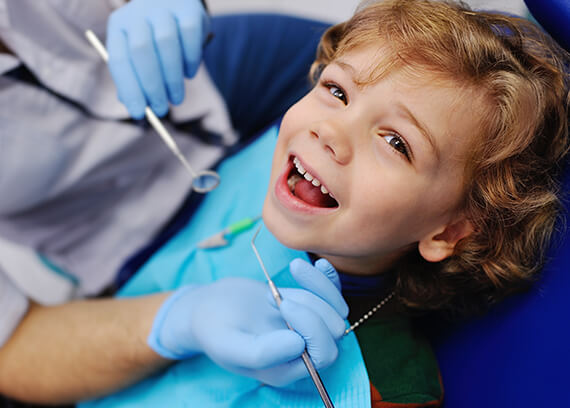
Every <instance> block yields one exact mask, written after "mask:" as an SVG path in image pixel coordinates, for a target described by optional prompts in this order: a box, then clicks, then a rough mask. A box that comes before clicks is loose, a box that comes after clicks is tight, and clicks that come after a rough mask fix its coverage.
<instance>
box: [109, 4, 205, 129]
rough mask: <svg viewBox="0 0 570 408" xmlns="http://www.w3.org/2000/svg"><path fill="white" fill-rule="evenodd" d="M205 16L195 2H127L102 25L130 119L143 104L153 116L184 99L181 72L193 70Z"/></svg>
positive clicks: (141, 111)
mask: <svg viewBox="0 0 570 408" xmlns="http://www.w3.org/2000/svg"><path fill="white" fill-rule="evenodd" d="M208 30H209V19H208V16H207V14H206V11H205V10H204V7H203V6H202V3H201V2H200V1H199V0H160V1H157V0H131V1H130V2H129V3H127V4H126V5H124V6H122V7H121V8H119V9H117V10H115V11H114V12H113V13H112V14H111V17H110V18H109V23H108V25H107V51H108V52H109V69H110V70H111V75H112V77H113V80H114V81H115V84H116V86H117V91H118V96H119V100H120V101H121V102H123V103H124V104H125V106H126V107H127V109H128V111H129V113H130V115H131V116H132V117H133V118H136V119H141V118H142V117H143V116H144V109H145V107H146V106H147V105H148V106H150V107H151V109H152V110H153V111H154V113H156V114H157V115H158V116H163V115H165V114H166V112H168V101H170V102H171V103H173V104H179V103H181V102H182V100H183V99H184V76H186V77H192V76H194V75H195V74H196V71H197V70H198V66H199V65H200V61H201V59H202V45H203V43H204V39H205V38H206V34H207V33H208Z"/></svg>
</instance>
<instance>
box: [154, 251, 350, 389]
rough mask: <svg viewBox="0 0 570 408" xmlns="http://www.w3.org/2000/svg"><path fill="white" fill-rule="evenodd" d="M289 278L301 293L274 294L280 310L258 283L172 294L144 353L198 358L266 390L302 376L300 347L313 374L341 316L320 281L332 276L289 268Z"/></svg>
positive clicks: (335, 295)
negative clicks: (278, 296)
mask: <svg viewBox="0 0 570 408" xmlns="http://www.w3.org/2000/svg"><path fill="white" fill-rule="evenodd" d="M319 268H321V269H322V270H323V271H324V273H323V271H321V269H319ZM331 271H332V272H331ZM291 273H292V274H293V276H294V277H295V279H296V280H297V281H298V283H299V284H300V285H301V286H303V289H282V290H280V291H281V293H282V295H283V298H284V300H283V303H282V304H281V309H280V310H279V309H277V308H276V306H275V303H274V301H273V298H272V297H271V296H270V293H269V289H268V286H267V284H266V283H265V282H259V281H255V280H250V279H245V278H225V279H221V280H219V281H216V282H214V283H212V284H209V285H203V286H187V287H184V288H182V289H179V290H178V291H176V292H175V293H174V294H173V295H172V296H171V297H169V298H168V299H167V300H166V301H165V302H164V304H163V306H162V307H161V309H160V310H159V312H158V314H157V316H156V318H155V321H154V325H153V329H152V331H151V334H150V336H149V339H148V342H149V345H150V346H151V347H152V348H153V350H155V351H156V352H157V353H159V354H160V355H162V356H163V357H166V358H171V359H183V358H188V357H191V356H193V355H194V354H197V353H205V354H206V355H207V356H208V357H209V358H210V359H211V360H212V361H214V362H215V363H216V364H218V365H220V366H222V367H224V368H226V369H228V370H229V371H232V372H236V373H238V374H241V375H245V376H248V377H252V378H255V379H257V380H259V381H261V382H264V383H266V384H269V385H274V386H283V385H287V384H289V383H292V382H294V381H296V380H299V379H301V378H304V377H306V376H308V372H307V369H306V368H305V366H304V364H303V362H302V360H301V358H300V356H301V354H302V353H303V351H304V349H305V347H307V350H308V352H309V355H310V356H311V358H312V359H313V362H314V364H315V367H316V368H317V369H320V368H323V367H326V366H328V365H330V364H331V363H332V362H334V360H335V359H336V357H337V355H338V349H337V345H336V341H337V340H338V339H340V338H341V337H342V335H343V332H344V330H345V327H346V326H345V322H344V319H345V318H346V316H347V315H348V307H347V305H346V303H345V302H344V299H343V298H342V296H341V294H340V291H339V290H338V289H337V287H336V286H335V284H333V283H332V282H331V280H330V279H329V278H328V277H327V274H329V273H330V274H332V275H333V276H334V275H336V271H334V268H332V266H330V264H329V263H328V262H326V261H324V262H323V261H321V262H320V263H318V264H317V266H316V267H313V266H311V265H310V264H308V263H306V262H304V261H300V260H295V261H294V262H292V265H291ZM284 318H285V319H286V320H287V322H288V323H289V324H290V325H291V326H292V327H293V328H294V329H295V330H296V331H292V330H289V329H288V328H287V326H286V323H285V320H284Z"/></svg>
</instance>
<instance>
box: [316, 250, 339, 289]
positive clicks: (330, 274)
mask: <svg viewBox="0 0 570 408" xmlns="http://www.w3.org/2000/svg"><path fill="white" fill-rule="evenodd" d="M315 268H317V269H318V270H319V271H321V272H322V273H323V274H324V275H325V276H326V277H327V278H329V280H330V281H331V282H332V283H333V285H335V286H336V288H337V289H338V290H339V291H340V290H341V289H342V288H341V285H340V277H339V276H338V273H337V271H336V269H335V268H334V266H332V264H331V263H330V262H329V261H328V260H326V259H325V258H319V259H317V262H315Z"/></svg>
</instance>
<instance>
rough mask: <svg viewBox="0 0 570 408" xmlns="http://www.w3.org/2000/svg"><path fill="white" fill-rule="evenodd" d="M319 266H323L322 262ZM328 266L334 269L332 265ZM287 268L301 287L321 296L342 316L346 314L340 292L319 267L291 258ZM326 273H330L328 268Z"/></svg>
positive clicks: (346, 308)
mask: <svg viewBox="0 0 570 408" xmlns="http://www.w3.org/2000/svg"><path fill="white" fill-rule="evenodd" d="M320 267H323V264H322V263H321V264H320ZM330 268H332V269H333V270H334V268H333V267H332V265H331V266H330ZM289 269H290V270H291V274H292V275H293V278H295V280H296V281H297V283H298V284H299V285H301V287H303V288H304V289H307V290H309V291H311V292H313V293H315V294H316V295H317V296H320V297H321V298H323V299H324V300H325V301H326V302H327V303H328V304H330V305H331V306H332V307H334V309H335V310H336V311H337V312H338V314H339V315H341V316H342V317H343V318H346V317H347V316H348V305H347V304H346V302H345V300H344V298H343V297H342V294H341V293H340V291H339V289H338V288H337V287H336V286H335V284H334V283H333V282H332V281H331V280H330V279H329V278H328V276H327V275H325V274H324V273H323V272H322V271H321V270H320V269H318V268H316V267H314V266H313V265H311V264H310V263H308V262H307V261H304V260H302V259H300V258H296V259H293V260H292V261H291V263H290V264H289ZM326 273H327V274H328V275H330V274H332V272H331V271H330V270H328V272H326ZM335 273H336V272H335Z"/></svg>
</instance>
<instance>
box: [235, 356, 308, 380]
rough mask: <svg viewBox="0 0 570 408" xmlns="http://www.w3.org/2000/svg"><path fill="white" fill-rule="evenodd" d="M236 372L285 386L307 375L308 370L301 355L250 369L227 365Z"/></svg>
mask: <svg viewBox="0 0 570 408" xmlns="http://www.w3.org/2000/svg"><path fill="white" fill-rule="evenodd" d="M227 368H228V369H229V370H230V371H233V372H235V373H237V374H240V375H243V376H246V377H251V378H255V379H257V380H259V381H261V382H263V383H264V384H267V385H271V386H272V387H285V386H287V385H289V384H292V383H294V382H295V381H298V380H300V379H302V378H305V377H308V376H309V372H308V371H307V367H306V366H305V363H304V362H303V360H302V359H301V357H299V358H296V359H295V360H291V361H288V362H286V363H283V364H280V365H276V366H274V367H271V368H265V369H261V370H251V369H243V368H236V367H227Z"/></svg>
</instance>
